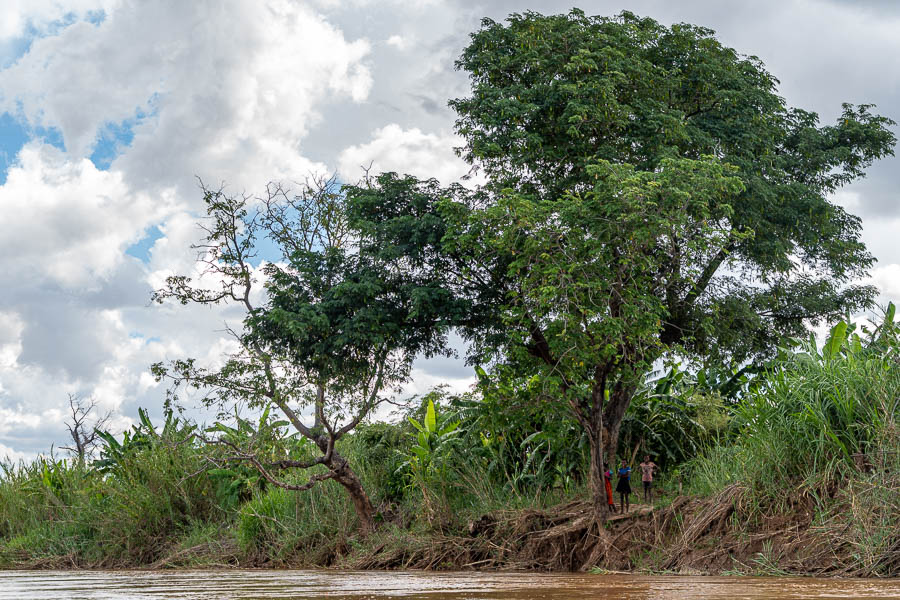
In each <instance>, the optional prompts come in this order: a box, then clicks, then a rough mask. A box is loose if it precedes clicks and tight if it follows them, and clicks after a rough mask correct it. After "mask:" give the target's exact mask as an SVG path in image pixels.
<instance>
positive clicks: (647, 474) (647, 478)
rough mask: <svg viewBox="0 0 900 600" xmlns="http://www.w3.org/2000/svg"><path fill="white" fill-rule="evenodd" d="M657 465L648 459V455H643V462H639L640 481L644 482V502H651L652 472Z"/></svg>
mask: <svg viewBox="0 0 900 600" xmlns="http://www.w3.org/2000/svg"><path fill="white" fill-rule="evenodd" d="M657 468H658V467H657V466H656V463H654V462H653V461H651V460H650V455H649V454H647V455H645V456H644V462H642V463H641V482H642V483H643V484H644V502H648V503H652V502H653V472H654V471H656V469H657Z"/></svg>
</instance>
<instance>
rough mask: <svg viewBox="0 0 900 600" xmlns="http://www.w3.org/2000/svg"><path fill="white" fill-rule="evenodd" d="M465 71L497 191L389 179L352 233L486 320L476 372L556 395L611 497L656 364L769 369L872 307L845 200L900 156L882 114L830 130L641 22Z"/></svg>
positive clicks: (760, 77) (513, 34)
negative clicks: (610, 476) (621, 437)
mask: <svg viewBox="0 0 900 600" xmlns="http://www.w3.org/2000/svg"><path fill="white" fill-rule="evenodd" d="M457 67H458V68H460V69H461V70H465V71H466V72H468V74H469V76H470V79H471V84H472V93H471V95H470V96H468V97H465V98H459V99H456V100H453V101H451V102H450V105H451V106H452V107H453V108H454V109H456V111H457V114H458V120H457V122H456V128H457V132H458V133H459V134H460V135H461V136H462V137H463V139H464V145H463V146H462V147H461V148H459V149H458V151H459V152H460V154H461V156H462V157H463V158H464V159H465V160H467V161H468V162H469V163H470V164H472V165H473V167H478V168H480V169H483V171H484V174H485V176H486V179H487V183H486V184H485V185H484V186H482V187H481V188H480V189H478V190H476V191H466V190H463V189H462V188H460V187H458V186H454V187H451V188H448V189H445V190H440V189H437V188H436V186H435V184H434V183H427V182H417V181H415V180H414V179H411V178H409V177H406V178H400V177H397V176H394V175H391V174H388V175H384V176H382V177H380V178H379V179H378V180H377V185H376V186H374V187H370V188H369V189H366V190H356V191H351V193H350V211H351V214H352V215H353V221H354V223H355V224H356V225H355V226H357V227H359V228H360V229H361V230H362V231H364V232H366V234H365V235H366V236H368V238H369V239H370V240H372V244H373V246H376V247H378V248H380V251H381V252H385V253H388V254H393V255H395V256H402V257H404V258H405V259H406V261H407V262H406V263H405V264H407V266H408V267H409V270H410V272H414V271H416V269H424V270H426V271H428V270H429V269H430V272H431V273H432V274H433V275H435V276H437V275H441V276H443V277H444V280H445V282H446V285H447V287H448V289H451V290H453V292H454V294H455V295H457V296H459V297H463V298H466V299H467V300H468V301H469V302H470V303H471V306H472V310H471V311H470V312H468V313H467V315H466V318H464V319H461V320H460V321H459V323H458V325H459V326H460V327H461V329H462V331H463V332H464V333H465V334H466V335H467V337H468V338H469V339H470V341H472V342H473V344H472V350H473V352H472V355H471V356H470V359H471V360H473V362H484V361H488V360H494V361H502V362H509V363H512V364H515V365H517V366H518V367H519V368H520V369H521V370H522V372H523V373H525V374H534V373H540V374H542V376H543V377H544V378H545V381H546V385H548V386H551V387H553V388H554V389H557V390H560V399H563V398H565V401H566V402H567V403H568V404H569V405H570V406H571V408H572V412H573V415H574V417H575V418H576V419H578V420H579V422H581V423H582V424H583V425H584V426H585V427H586V428H587V430H588V431H589V432H590V434H591V437H592V440H591V441H592V463H594V464H593V465H592V466H593V468H592V479H594V480H596V481H595V482H594V483H596V484H597V485H600V480H599V472H600V471H599V469H600V462H601V461H602V456H603V453H601V451H600V446H605V452H606V454H607V455H609V454H612V455H614V453H615V449H616V445H617V437H618V427H619V424H620V423H621V419H622V417H623V415H624V411H625V409H626V408H627V406H628V402H629V401H630V398H631V396H632V394H633V393H634V390H635V389H636V386H637V380H638V378H639V377H640V374H641V371H642V369H645V368H646V367H647V366H648V363H649V362H652V361H653V360H654V359H656V358H658V357H659V356H661V355H662V354H664V353H666V352H678V353H680V354H682V355H688V356H696V357H700V358H709V357H716V358H718V359H721V360H725V361H735V362H744V361H748V360H754V359H760V358H764V357H765V356H767V355H770V354H771V353H772V352H773V351H774V349H775V348H776V347H777V342H778V341H779V339H780V338H781V337H782V336H786V335H787V336H797V335H801V334H803V333H804V332H805V330H806V327H807V326H808V324H810V323H813V324H815V323H818V322H820V321H821V320H823V319H829V318H836V317H839V316H840V315H842V314H844V313H846V312H848V311H855V310H858V309H861V308H863V307H867V306H870V305H871V303H872V301H873V298H874V295H875V290H874V288H872V287H870V286H865V285H859V284H857V283H855V282H856V281H858V280H859V279H860V278H862V277H863V276H865V275H866V274H867V270H868V268H869V267H870V266H871V265H872V263H873V261H874V259H873V257H872V256H871V255H870V254H869V253H868V252H867V251H866V249H865V247H864V245H863V243H862V242H861V240H860V233H861V228H860V221H859V219H858V218H857V217H855V216H853V215H850V214H849V213H847V212H846V211H845V210H844V209H843V208H841V207H840V206H838V205H837V204H835V203H834V202H833V201H832V200H831V194H832V193H833V192H834V191H836V190H837V189H838V188H840V187H841V186H843V185H845V184H847V183H849V182H851V181H853V180H855V179H857V178H859V177H861V176H862V175H863V173H864V171H865V169H866V168H867V167H868V166H869V165H870V164H871V163H872V162H873V161H874V160H875V159H877V158H880V157H882V156H885V155H888V154H891V153H892V152H893V147H894V143H895V137H894V135H893V133H892V132H891V131H890V126H891V125H893V124H894V123H893V121H891V120H890V119H888V118H886V117H882V116H879V115H877V114H875V113H873V112H872V107H871V106H870V105H860V106H852V105H849V104H845V105H843V107H842V111H841V116H840V117H839V118H838V120H837V122H836V123H835V124H833V125H821V124H820V123H819V118H818V116H817V115H816V114H815V113H813V112H810V111H806V110H803V109H797V108H791V107H789V106H788V105H787V104H786V102H785V100H784V99H783V98H781V97H780V96H779V95H778V94H777V83H778V82H777V80H776V79H775V77H773V76H772V75H771V74H769V73H768V71H766V69H765V67H764V66H763V64H762V62H761V61H760V60H759V59H757V58H755V57H748V56H742V55H740V54H738V53H737V52H736V51H734V50H733V49H731V48H728V47H725V46H723V45H722V44H721V43H720V42H719V41H718V40H716V38H715V37H714V34H713V32H712V31H711V30H709V29H706V28H703V27H697V26H693V25H687V24H678V25H673V26H671V27H666V26H664V25H661V24H659V23H657V22H656V21H654V20H652V19H648V18H640V17H637V16H635V15H634V14H632V13H629V12H623V13H622V14H621V15H619V16H617V17H612V18H610V17H588V16H586V15H585V14H584V13H583V12H581V11H578V10H573V11H572V12H570V13H568V14H564V15H554V16H544V15H540V14H537V13H533V12H527V13H523V14H514V15H511V16H510V17H509V18H508V19H507V21H506V23H497V22H495V21H492V20H490V19H485V20H484V21H483V22H482V26H481V29H480V30H478V31H476V32H475V33H473V34H472V39H471V43H470V44H469V46H468V47H467V48H466V49H465V50H464V52H463V54H462V56H461V57H460V59H459V61H458V62H457ZM423 234H424V235H423ZM598 489H599V488H598Z"/></svg>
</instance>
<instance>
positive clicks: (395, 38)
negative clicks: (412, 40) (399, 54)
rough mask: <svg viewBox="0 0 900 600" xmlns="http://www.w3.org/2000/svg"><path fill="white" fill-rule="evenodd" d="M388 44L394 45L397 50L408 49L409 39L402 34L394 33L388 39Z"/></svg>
mask: <svg viewBox="0 0 900 600" xmlns="http://www.w3.org/2000/svg"><path fill="white" fill-rule="evenodd" d="M387 45H388V46H393V47H394V48H396V49H397V50H406V48H407V47H409V40H407V39H406V38H405V37H403V36H402V35H392V36H391V37H389V38H388V39H387Z"/></svg>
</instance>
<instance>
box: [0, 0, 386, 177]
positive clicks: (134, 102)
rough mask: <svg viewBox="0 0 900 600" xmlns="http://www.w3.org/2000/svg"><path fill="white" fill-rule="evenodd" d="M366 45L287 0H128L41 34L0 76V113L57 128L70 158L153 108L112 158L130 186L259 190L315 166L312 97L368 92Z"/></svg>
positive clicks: (314, 99)
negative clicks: (125, 148) (201, 182)
mask: <svg viewBox="0 0 900 600" xmlns="http://www.w3.org/2000/svg"><path fill="white" fill-rule="evenodd" d="M368 52H369V44H368V42H366V41H365V40H356V41H352V42H351V41H347V40H345V39H344V37H343V34H342V33H341V32H340V31H339V30H337V29H335V28H334V27H333V26H331V25H330V24H329V23H328V22H327V21H325V20H324V19H323V18H322V17H320V16H319V15H317V14H315V13H314V12H312V11H311V10H309V9H308V8H306V7H304V6H303V5H301V4H297V3H294V2H289V1H287V0H269V1H267V2H265V3H261V2H254V1H250V0H232V1H230V2H225V3H222V2H211V1H206V2H181V1H180V0H168V1H165V2H140V1H137V0H128V1H123V2H122V4H121V5H120V6H118V7H116V9H115V10H111V11H110V13H109V15H108V17H107V18H106V19H105V20H104V21H103V22H102V23H100V24H99V25H93V24H90V23H86V22H80V23H76V24H74V25H71V26H69V27H67V28H66V29H64V30H63V31H62V32H61V33H60V34H59V35H56V36H50V37H45V38H41V39H38V40H35V41H34V43H33V45H32V47H31V49H30V50H29V51H28V53H27V54H26V55H25V56H23V57H22V58H21V59H20V60H19V61H18V62H17V63H16V64H15V65H13V66H11V67H9V68H8V69H6V70H4V71H3V72H0V89H2V90H3V92H2V94H3V97H2V103H0V108H5V109H6V110H9V111H12V112H16V111H17V110H19V109H21V111H22V113H23V114H24V115H25V116H26V117H27V118H28V120H29V121H30V122H32V123H35V124H40V125H43V126H46V127H58V128H59V129H60V131H61V132H62V135H63V140H64V142H65V145H66V148H67V150H68V151H69V154H70V155H71V156H72V157H73V158H75V159H77V158H81V157H83V156H86V155H87V154H89V153H90V151H91V149H92V147H93V145H94V142H95V140H96V138H97V135H98V133H99V132H101V131H102V130H103V128H104V127H105V124H106V123H109V122H112V123H118V122H120V121H123V120H126V119H129V118H133V117H134V116H135V114H136V112H137V111H139V110H140V111H143V112H145V113H147V114H148V115H149V116H148V117H146V118H145V119H144V120H143V121H141V122H140V123H138V124H137V125H135V128H134V133H135V135H134V140H133V142H132V147H131V149H130V151H129V152H127V153H126V154H125V155H124V156H122V157H120V159H119V160H117V161H116V163H115V164H114V165H113V167H114V168H116V169H120V170H123V171H124V172H125V177H126V180H127V181H128V182H129V183H130V184H132V185H134V184H136V185H138V186H139V187H142V188H147V189H153V188H155V186H156V185H158V184H159V183H160V182H163V185H172V184H173V183H178V184H181V186H182V189H183V190H184V191H185V192H188V190H190V192H189V193H193V192H194V191H195V190H194V188H193V183H192V179H193V176H194V175H199V176H202V177H205V178H209V179H212V180H218V179H227V180H228V181H229V182H230V183H232V184H234V185H236V186H237V187H238V188H240V187H242V186H249V187H256V186H259V185H261V184H262V183H264V182H265V181H267V180H268V179H270V178H280V177H288V176H296V174H297V173H305V172H307V171H308V170H311V169H316V168H319V167H321V165H318V164H316V163H315V162H313V161H310V160H309V159H307V158H306V157H305V156H303V155H302V154H301V152H300V140H301V139H302V137H303V136H304V135H305V133H306V132H307V131H308V129H309V127H310V126H311V125H312V124H313V123H315V122H316V121H317V119H318V118H319V117H318V113H317V110H316V106H317V104H318V103H320V102H322V101H325V100H327V99H328V98H331V97H348V98H350V99H352V100H353V101H355V102H361V101H363V100H364V99H365V98H366V96H367V95H368V92H369V88H370V87H371V74H370V72H369V69H368V67H367V66H366V64H365V62H364V59H365V57H366V55H367V54H368ZM185 184H187V185H185Z"/></svg>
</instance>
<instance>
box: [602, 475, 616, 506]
mask: <svg viewBox="0 0 900 600" xmlns="http://www.w3.org/2000/svg"><path fill="white" fill-rule="evenodd" d="M603 482H604V483H605V484H606V509H607V510H608V511H609V512H611V513H612V512H616V501H615V500H614V499H613V491H612V473H610V471H609V464H608V463H603Z"/></svg>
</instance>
